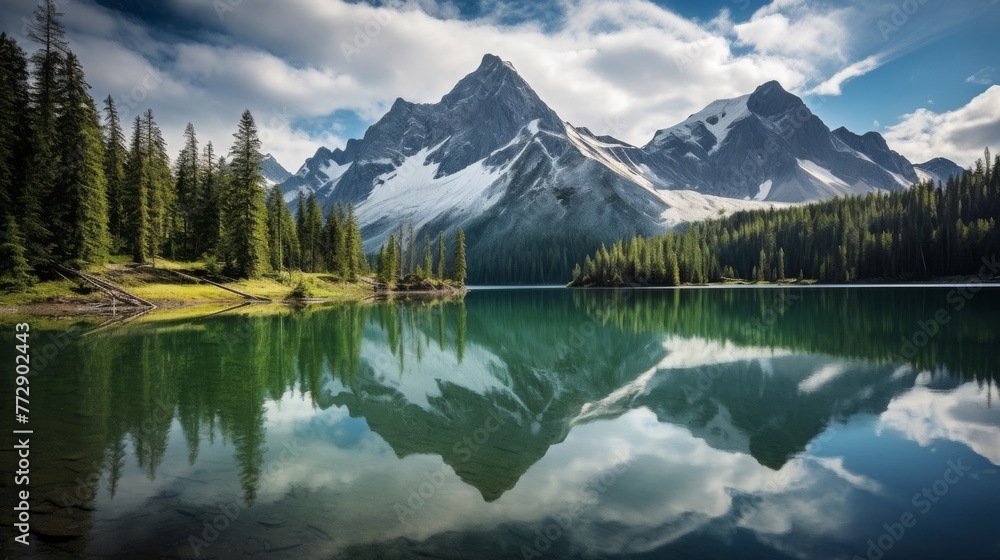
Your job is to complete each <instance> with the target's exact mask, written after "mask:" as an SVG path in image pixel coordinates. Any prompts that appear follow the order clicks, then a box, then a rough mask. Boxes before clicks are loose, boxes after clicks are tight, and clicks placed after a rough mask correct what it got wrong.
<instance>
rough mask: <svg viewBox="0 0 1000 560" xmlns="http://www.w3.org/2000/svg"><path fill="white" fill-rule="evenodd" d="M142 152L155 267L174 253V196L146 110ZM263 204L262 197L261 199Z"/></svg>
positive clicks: (161, 142)
mask: <svg viewBox="0 0 1000 560" xmlns="http://www.w3.org/2000/svg"><path fill="white" fill-rule="evenodd" d="M143 128H144V134H145V148H146V157H145V160H146V180H147V199H146V202H147V204H148V206H149V208H148V213H149V214H148V215H149V231H150V236H149V249H148V253H149V255H150V258H152V260H153V264H154V265H155V264H156V257H158V256H160V255H161V254H164V253H166V254H168V255H171V256H173V255H174V254H175V252H176V243H175V241H176V237H175V230H174V228H173V221H172V220H171V219H170V218H171V216H172V215H173V213H174V204H176V193H175V189H174V180H173V176H172V175H171V173H170V157H169V156H167V145H166V142H164V140H163V134H162V133H161V132H160V128H159V127H158V126H157V125H156V120H155V119H154V118H153V110H152V109H147V110H146V113H145V114H144V115H143ZM261 203H263V197H261Z"/></svg>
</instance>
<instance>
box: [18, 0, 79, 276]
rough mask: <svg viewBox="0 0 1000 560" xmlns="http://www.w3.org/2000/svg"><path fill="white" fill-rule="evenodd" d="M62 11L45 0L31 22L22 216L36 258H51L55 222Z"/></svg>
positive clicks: (63, 47)
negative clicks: (50, 210)
mask: <svg viewBox="0 0 1000 560" xmlns="http://www.w3.org/2000/svg"><path fill="white" fill-rule="evenodd" d="M62 15H63V14H62V13H60V12H59V10H58V8H57V7H56V3H55V2H54V1H53V0H44V2H40V3H39V4H38V6H37V7H36V8H35V12H34V21H33V22H32V23H31V24H29V25H28V39H30V40H31V41H33V42H35V43H37V44H38V45H39V49H38V50H37V51H35V53H34V54H33V55H32V56H31V62H32V66H33V67H34V72H33V80H32V90H31V114H32V117H33V118H32V123H31V129H32V148H33V150H32V154H31V160H30V163H29V165H28V169H27V176H26V178H25V185H24V190H23V191H22V196H21V201H20V202H21V210H22V214H23V216H24V218H23V230H22V233H23V235H24V238H25V243H26V246H27V248H28V254H29V257H30V258H32V259H34V260H35V262H44V261H46V260H48V258H49V256H50V255H51V251H52V249H53V247H54V239H53V233H54V232H53V227H54V226H53V224H52V223H51V222H50V221H49V219H48V214H47V212H46V209H47V208H49V207H50V206H51V205H52V204H53V202H56V201H55V200H53V199H54V197H55V195H54V193H53V186H54V185H55V183H56V180H57V179H58V171H57V169H58V165H59V159H58V150H57V143H58V138H59V132H58V129H57V125H56V116H57V110H56V94H57V91H58V72H59V67H60V66H61V65H62V60H63V55H64V54H65V53H66V52H67V51H68V45H67V43H66V39H65V35H66V32H65V29H64V27H63V24H62V21H61V20H60V18H61V17H62Z"/></svg>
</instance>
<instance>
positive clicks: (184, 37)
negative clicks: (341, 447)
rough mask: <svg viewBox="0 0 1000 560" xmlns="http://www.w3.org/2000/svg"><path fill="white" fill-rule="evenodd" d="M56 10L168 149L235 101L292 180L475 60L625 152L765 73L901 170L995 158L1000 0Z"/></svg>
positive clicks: (194, 5) (93, 1)
mask: <svg viewBox="0 0 1000 560" xmlns="http://www.w3.org/2000/svg"><path fill="white" fill-rule="evenodd" d="M57 2H58V4H59V5H60V6H61V9H62V11H63V12H64V13H65V14H66V16H65V22H66V25H67V29H68V37H69V40H70V44H71V47H72V48H73V49H74V51H75V52H77V53H78V54H79V55H80V56H81V59H82V60H83V62H84V65H85V69H86V71H87V77H88V81H89V82H90V83H91V85H92V86H93V94H94V96H95V97H97V98H99V99H100V98H104V97H105V96H107V95H108V94H110V95H112V96H113V97H115V98H116V99H118V100H119V105H120V106H123V107H124V108H125V111H124V112H125V113H126V116H128V115H129V114H135V113H137V112H139V111H141V110H144V109H145V108H146V107H152V108H153V110H154V112H155V114H156V115H157V117H158V121H159V124H160V125H161V126H162V128H163V129H164V132H165V135H166V138H167V140H168V143H169V144H170V148H171V152H172V153H175V152H176V151H177V150H178V149H179V147H180V137H181V131H182V130H183V128H184V126H185V124H186V123H187V122H188V121H190V122H193V123H194V125H195V127H196V129H197V130H198V132H199V137H200V138H201V139H202V141H203V142H204V141H206V140H212V141H213V142H214V143H216V144H217V145H218V146H221V147H222V148H223V151H224V150H225V149H226V148H228V146H229V144H230V143H231V132H232V130H233V129H234V128H235V124H236V121H237V120H238V118H239V114H240V112H242V110H243V109H244V108H250V109H251V110H252V111H253V112H254V114H255V116H257V120H258V123H259V124H260V125H261V128H262V139H263V140H264V143H265V149H266V150H268V151H271V152H272V153H274V155H275V156H276V157H277V158H278V160H279V162H281V163H282V164H284V165H285V166H286V167H288V168H289V169H290V170H291V171H293V172H294V171H295V169H296V168H297V167H298V166H299V165H301V163H302V161H303V160H304V159H305V158H306V157H308V156H309V155H311V154H312V153H313V152H314V151H315V150H316V148H317V147H319V146H320V145H325V146H328V147H330V148H335V147H338V146H342V145H343V144H344V142H346V140H347V139H348V138H351V137H359V136H361V135H363V134H364V131H365V129H366V128H367V127H368V125H370V124H371V123H373V122H374V121H375V120H377V119H378V118H379V117H380V116H381V115H382V114H384V112H385V111H386V110H387V109H388V107H389V106H390V105H391V103H392V101H393V100H394V99H395V98H396V97H403V98H405V99H408V100H411V101H416V102H434V101H437V100H438V99H440V97H441V96H442V95H443V94H445V93H447V91H448V90H449V89H450V88H451V87H452V86H453V85H454V84H455V83H456V82H457V81H458V80H459V79H461V77H462V76H464V75H465V74H467V73H469V72H471V71H472V70H474V69H475V68H476V66H477V65H478V63H479V60H480V59H481V57H482V55H483V54H484V53H486V52H491V53H494V54H497V55H499V56H501V57H502V58H504V59H505V60H509V61H511V62H512V63H513V64H514V66H515V67H516V68H517V69H518V71H519V72H520V73H521V74H522V76H524V77H525V79H526V80H527V81H528V82H529V83H530V84H531V85H532V87H533V88H534V89H535V90H536V91H537V92H538V93H539V95H540V96H541V98H542V99H543V100H545V101H546V102H547V103H548V104H549V105H550V106H551V107H552V108H553V109H554V110H555V111H556V112H557V113H559V114H560V116H562V117H563V118H564V119H566V120H568V121H570V122H572V123H573V124H575V125H578V126H587V127H589V128H591V129H592V130H594V131H595V132H599V133H607V134H612V135H614V136H617V137H619V138H621V139H623V140H626V141H629V142H632V143H635V144H644V143H645V142H647V141H648V140H649V139H650V138H651V137H652V135H653V133H654V132H655V131H656V130H657V129H660V128H665V127H668V126H672V125H674V124H676V123H677V122H680V121H681V120H683V119H684V118H685V117H686V116H687V115H689V114H691V113H694V112H696V111H698V110H700V109H701V108H702V107H704V106H705V105H707V104H708V103H710V102H711V101H713V100H714V99H718V98H723V97H734V96H737V95H742V94H745V93H749V92H750V91H753V89H754V88H755V87H756V86H757V85H759V84H761V83H763V82H765V81H768V80H771V79H776V80H778V81H780V82H781V83H782V84H783V85H784V86H785V87H786V89H789V90H790V91H793V92H794V93H796V94H798V95H800V96H802V97H803V98H804V99H805V100H806V102H807V103H808V104H809V105H810V107H811V108H813V110H814V112H816V113H817V114H818V115H819V116H820V117H821V118H823V120H824V121H825V122H826V123H827V125H828V126H830V127H831V128H836V127H838V126H847V127H848V128H849V129H851V130H853V131H855V132H859V133H862V132H865V131H868V130H878V131H879V132H881V133H883V134H884V135H885V136H886V138H887V140H888V141H889V143H890V146H892V147H893V148H895V149H897V150H898V151H900V152H902V153H903V154H904V155H906V156H907V157H909V158H911V159H912V160H914V161H924V160H926V159H929V158H930V157H935V156H938V155H941V156H945V157H950V158H952V159H954V160H955V161H957V162H958V163H959V164H961V165H969V164H971V163H972V162H973V161H974V159H975V157H977V154H978V153H979V152H981V150H982V148H983V147H984V146H985V145H986V144H990V145H992V146H994V151H1000V86H997V85H995V84H997V83H1000V71H998V68H1000V55H998V54H997V53H1000V33H997V30H1000V2H998V0H898V1H884V0H883V1H868V0H837V1H834V0H809V1H806V0H769V1H764V0H715V1H710V0H704V1H687V0H559V1H555V2H533V1H530V0H503V1H458V0H379V1H371V2H366V1H360V0H352V1H346V2H345V1H341V0H284V1H282V2H272V1H269V0H212V1H210V0H163V1H159V2H138V1H130V0H57ZM34 5H35V2H34V1H33V0H6V1H5V2H4V7H3V8H0V28H2V29H4V30H7V31H9V32H11V33H12V34H13V35H14V36H15V37H18V35H19V33H18V32H19V31H20V30H21V28H22V22H23V21H24V18H25V17H28V16H29V15H30V13H31V10H32V9H33V8H34ZM19 40H21V41H22V43H25V41H24V40H23V37H19ZM25 46H26V47H29V48H30V45H25Z"/></svg>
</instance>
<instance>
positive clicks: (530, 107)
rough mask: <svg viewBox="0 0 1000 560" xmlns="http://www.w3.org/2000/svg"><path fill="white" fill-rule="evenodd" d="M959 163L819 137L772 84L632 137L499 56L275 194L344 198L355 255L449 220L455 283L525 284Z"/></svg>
mask: <svg viewBox="0 0 1000 560" xmlns="http://www.w3.org/2000/svg"><path fill="white" fill-rule="evenodd" d="M275 163H276V162H275ZM279 167H280V166H279ZM958 169H960V168H958V166H957V165H955V164H954V163H952V162H949V161H947V160H932V162H927V163H926V164H922V165H920V166H914V165H912V164H911V163H910V162H909V161H907V160H906V158H905V157H903V156H901V155H900V154H898V153H896V152H894V151H892V150H891V149H889V147H888V146H887V144H886V142H885V140H884V139H883V138H882V136H881V135H879V134H878V133H876V132H869V133H867V134H864V135H862V136H859V135H856V134H854V133H851V132H850V131H848V130H846V129H844V128H840V129H837V130H836V131H831V130H830V129H829V128H827V127H826V125H825V124H824V123H823V122H822V121H821V120H820V119H819V118H818V117H816V116H815V115H813V114H812V112H811V111H809V109H808V107H806V106H805V104H804V103H803V102H802V100H801V99H799V98H798V97H797V96H795V95H793V94H791V93H788V92H787V91H785V90H784V89H783V88H782V87H781V85H780V84H778V83H777V82H768V83H766V84H763V85H762V86H760V87H758V88H757V89H756V90H755V91H754V92H753V93H751V94H748V95H744V96H740V97H737V98H734V99H725V100H719V101H715V102H713V103H711V104H709V105H708V106H707V107H706V108H705V109H704V110H702V111H700V112H698V113H695V114H694V115H691V116H690V117H689V118H688V119H686V120H685V121H684V122H682V123H680V124H678V125H676V126H673V127H670V128H666V129H662V130H660V131H658V132H657V133H656V134H655V136H654V137H653V139H652V140H651V141H650V142H649V143H648V144H646V145H645V146H642V147H637V146H632V145H630V144H627V143H625V142H622V141H620V140H617V139H615V138H614V137H611V136H606V135H603V136H597V135H594V134H593V133H592V132H590V130H588V129H586V128H582V127H581V128H577V127H574V126H573V125H571V124H569V123H567V122H565V121H563V120H562V119H561V118H560V117H559V116H558V115H557V114H556V113H555V111H553V110H552V109H551V108H550V107H549V106H548V105H546V104H545V103H544V102H543V101H542V100H541V99H540V98H539V97H538V95H537V94H536V93H535V92H534V90H532V89H531V87H530V86H529V85H528V84H527V82H525V81H524V79H523V78H522V77H521V76H520V75H519V74H518V73H517V71H516V70H515V69H514V67H513V65H511V64H510V63H509V62H504V61H502V60H501V59H500V58H498V57H496V56H494V55H486V56H484V57H483V60H482V62H481V64H480V66H479V68H478V69H476V70H475V71H474V72H472V73H471V74H469V75H467V76H466V77H465V78H463V79H462V80H460V81H459V82H458V84H457V85H456V86H455V87H454V88H453V89H452V90H451V91H450V92H449V93H448V94H446V95H445V96H444V97H442V99H441V100H440V101H439V102H438V103H432V104H417V103H410V102H407V101H405V100H403V99H397V100H396V101H395V102H394V103H393V105H392V107H391V108H390V109H389V111H388V112H387V113H386V114H385V115H384V116H383V117H382V118H381V119H380V120H379V121H378V122H376V123H375V124H373V125H372V126H371V127H369V129H368V130H367V131H366V132H365V135H364V137H363V138H361V139H352V140H350V141H348V143H347V144H346V146H345V147H344V148H343V149H339V148H338V149H336V150H332V151H331V150H329V149H327V148H320V149H319V150H317V152H316V154H315V155H314V156H313V157H311V158H309V159H308V160H307V161H306V162H305V163H304V164H303V165H302V167H301V168H300V169H299V170H298V172H297V173H296V174H295V175H293V176H290V177H288V178H287V179H285V180H284V181H282V182H281V188H282V191H283V192H284V193H285V200H286V201H287V202H288V203H290V204H291V203H293V202H294V200H295V198H296V197H297V194H298V193H299V192H306V193H308V192H313V193H315V194H316V196H317V198H318V199H319V201H320V203H321V205H322V206H324V207H329V206H331V205H333V204H342V205H346V204H354V205H355V208H356V211H357V216H358V219H359V222H360V224H361V226H362V234H363V237H364V239H365V249H366V251H369V252H372V251H375V250H377V248H378V246H379V245H381V244H382V243H384V242H385V241H386V239H387V238H388V236H389V235H390V233H392V232H393V231H396V230H397V229H398V228H399V227H400V226H402V225H405V224H411V223H412V224H413V225H414V227H415V228H416V230H417V231H418V236H419V238H422V237H423V234H424V233H427V234H429V235H431V236H436V235H437V234H438V232H441V231H444V232H446V233H448V234H451V233H452V232H454V231H455V229H457V228H458V227H462V228H464V229H465V231H466V233H467V238H468V252H469V262H470V270H469V273H470V276H469V280H470V282H472V283H483V282H517V283H533V282H553V281H557V282H562V281H565V280H566V279H567V276H568V273H569V270H568V268H569V266H571V263H573V262H575V260H577V259H580V258H582V257H583V255H584V254H586V253H587V252H588V251H591V250H593V249H594V248H595V247H597V246H598V245H599V243H601V242H607V241H611V240H614V239H617V238H621V237H626V236H631V235H636V234H654V233H659V232H663V231H665V230H667V229H669V228H670V227H673V226H675V225H678V224H680V223H684V222H688V221H693V220H703V219H707V218H711V217H715V216H717V215H719V213H720V212H731V211H735V210H739V209H745V208H760V207H766V206H768V205H769V203H774V202H778V203H797V202H806V201H813V200H822V199H827V198H831V197H834V196H842V195H848V194H863V193H866V192H870V191H875V190H881V191H891V190H897V189H903V188H906V187H908V186H909V185H910V184H912V183H914V182H915V181H916V180H917V179H919V178H933V179H935V180H944V179H946V178H947V175H948V174H952V173H955V172H957V171H956V170H958Z"/></svg>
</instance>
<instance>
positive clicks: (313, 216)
mask: <svg viewBox="0 0 1000 560" xmlns="http://www.w3.org/2000/svg"><path fill="white" fill-rule="evenodd" d="M305 213H306V215H305V217H304V219H303V228H304V229H305V232H306V239H307V241H308V242H307V244H304V245H302V253H303V255H302V260H303V262H305V263H308V267H307V268H306V270H308V271H309V272H319V271H321V270H322V269H323V266H324V263H325V262H326V258H325V257H324V255H323V247H324V243H323V211H322V210H320V208H319V202H318V201H317V200H316V193H312V192H311V193H309V196H308V197H307V198H306V208H305Z"/></svg>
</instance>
